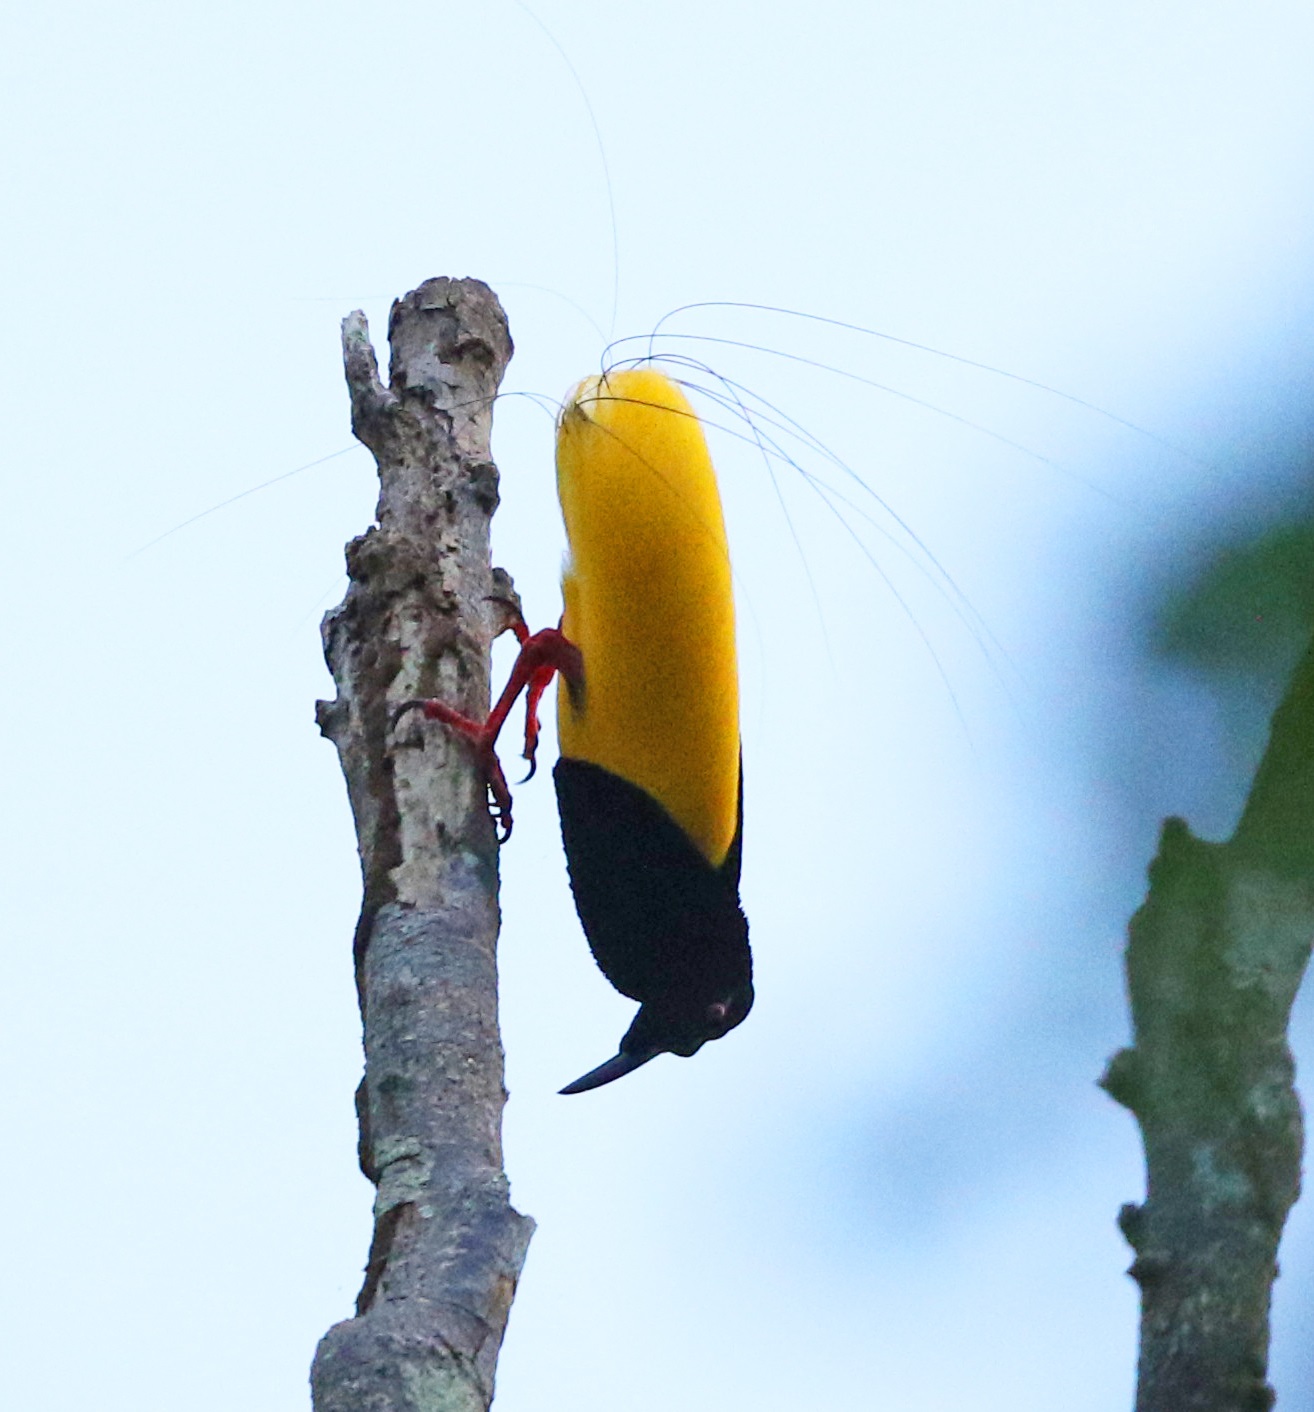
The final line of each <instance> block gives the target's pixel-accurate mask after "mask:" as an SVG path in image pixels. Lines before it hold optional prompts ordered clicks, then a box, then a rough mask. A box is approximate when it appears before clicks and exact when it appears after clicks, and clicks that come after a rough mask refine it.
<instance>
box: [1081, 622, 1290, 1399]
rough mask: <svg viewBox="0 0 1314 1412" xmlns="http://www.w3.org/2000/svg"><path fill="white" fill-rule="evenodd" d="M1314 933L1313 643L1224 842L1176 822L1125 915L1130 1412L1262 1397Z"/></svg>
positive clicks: (1123, 1085)
mask: <svg viewBox="0 0 1314 1412" xmlns="http://www.w3.org/2000/svg"><path fill="white" fill-rule="evenodd" d="M1311 939H1314V645H1311V647H1310V649H1309V651H1308V652H1307V653H1306V656H1305V658H1304V660H1303V661H1302V662H1301V664H1300V666H1299V667H1298V668H1297V670H1296V674H1295V676H1294V678H1293V680H1292V682H1291V686H1290V688H1289V690H1288V692H1287V696H1286V699H1285V700H1284V701H1283V703H1282V705H1281V706H1280V707H1279V708H1278V710H1277V712H1276V714H1275V715H1274V717H1273V724H1272V731H1271V735H1270V739H1269V744H1268V749H1267V751H1266V753H1265V755H1264V759H1263V761H1262V763H1261V764H1260V767H1259V771H1258V773H1257V774H1256V776H1255V781H1254V784H1253V786H1252V788H1251V791H1250V798H1249V801H1248V802H1247V805H1246V809H1245V812H1244V814H1243V816H1242V819H1241V822H1240V824H1239V825H1238V826H1237V829H1236V832H1235V833H1234V834H1233V836H1232V838H1231V839H1229V840H1228V841H1227V842H1226V843H1221V844H1219V843H1206V842H1203V841H1202V840H1200V839H1198V838H1196V837H1194V835H1192V833H1191V831H1190V829H1189V828H1188V827H1187V825H1186V824H1185V823H1184V822H1183V821H1182V820H1181V819H1169V820H1167V821H1166V822H1165V824H1164V827H1163V833H1162V836H1161V839H1160V844H1159V855H1158V857H1157V858H1156V859H1155V860H1154V863H1153V864H1152V865H1151V868H1150V890H1149V895H1148V896H1147V897H1146V900H1145V902H1144V904H1143V905H1142V906H1141V908H1140V910H1139V911H1138V912H1137V913H1136V915H1135V916H1134V917H1133V918H1132V922H1131V928H1130V936H1129V940H1128V945H1127V984H1128V990H1129V992H1130V998H1131V1010H1132V1021H1133V1029H1134V1036H1135V1041H1134V1046H1133V1047H1132V1048H1131V1049H1124V1050H1122V1051H1121V1052H1120V1053H1118V1054H1116V1055H1115V1056H1114V1057H1113V1059H1112V1061H1111V1062H1110V1064H1109V1067H1108V1070H1107V1072H1106V1073H1105V1075H1104V1078H1103V1079H1102V1081H1101V1082H1102V1083H1103V1085H1104V1087H1105V1088H1106V1089H1107V1090H1108V1092H1109V1093H1110V1094H1111V1095H1112V1096H1113V1097H1114V1098H1116V1099H1117V1100H1118V1101H1119V1102H1120V1103H1122V1104H1124V1105H1125V1106H1126V1107H1128V1108H1129V1109H1131V1111H1132V1112H1133V1113H1134V1114H1135V1115H1136V1118H1137V1120H1138V1122H1139V1124H1140V1128H1141V1136H1142V1138H1143V1140H1144V1144H1145V1157H1146V1169H1147V1178H1148V1180H1147V1189H1148V1194H1147V1199H1146V1201H1145V1202H1144V1204H1143V1205H1140V1206H1135V1205H1128V1206H1124V1207H1123V1209H1122V1212H1121V1214H1120V1216H1119V1224H1120V1225H1121V1227H1122V1230H1123V1233H1124V1234H1125V1235H1126V1237H1127V1239H1128V1241H1129V1242H1130V1244H1131V1246H1132V1248H1133V1250H1134V1251H1135V1252H1136V1259H1135V1261H1134V1262H1133V1264H1132V1267H1131V1273H1132V1275H1133V1276H1134V1277H1135V1279H1136V1280H1137V1282H1138V1283H1139V1285H1140V1287H1141V1348H1140V1366H1139V1379H1138V1391H1137V1399H1136V1407H1137V1412H1262V1409H1265V1408H1268V1407H1270V1406H1271V1405H1272V1403H1273V1400H1274V1394H1273V1390H1272V1388H1271V1387H1270V1386H1269V1384H1268V1382H1267V1370H1268V1345H1269V1302H1270V1298H1271V1294H1272V1285H1273V1280H1274V1278H1275V1277H1276V1275H1277V1248H1278V1241H1279V1239H1280V1237H1281V1234H1282V1227H1283V1224H1284V1223H1285V1221H1286V1217H1287V1212H1288V1211H1289V1210H1290V1209H1291V1206H1292V1203H1293V1202H1294V1201H1295V1200H1296V1197H1297V1196H1298V1195H1299V1193H1300V1162H1301V1150H1302V1145H1303V1124H1302V1119H1301V1108H1300V1100H1299V1098H1298V1097H1297V1095H1296V1090H1295V1087H1294V1076H1295V1068H1294V1064H1293V1062H1292V1057H1291V1050H1290V1049H1289V1047H1288V1044H1287V1021H1288V1017H1289V1016H1290V1013H1291V1005H1292V1002H1293V1000H1294V999H1295V996H1296V991H1297V989H1298V988H1299V986H1300V981H1301V977H1302V976H1303V974H1304V971H1305V966H1306V963H1307V962H1308V960H1309V954H1310V943H1311Z"/></svg>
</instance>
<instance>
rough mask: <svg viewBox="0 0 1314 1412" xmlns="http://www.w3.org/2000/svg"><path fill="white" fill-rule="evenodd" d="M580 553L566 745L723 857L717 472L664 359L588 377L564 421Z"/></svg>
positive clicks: (729, 725) (724, 643)
mask: <svg viewBox="0 0 1314 1412" xmlns="http://www.w3.org/2000/svg"><path fill="white" fill-rule="evenodd" d="M557 494H558V496H559V497H560V499H561V511H562V514H563V516H564V517H565V521H566V536H567V538H568V539H569V541H570V558H569V561H568V563H567V565H566V568H565V572H564V574H563V577H562V593H563V595H564V599H565V617H564V619H563V622H562V626H563V629H564V631H565V634H566V636H567V637H568V638H569V639H570V640H571V641H572V642H574V643H575V644H576V646H578V647H579V649H580V651H581V653H582V654H583V658H584V692H583V696H582V699H581V700H580V701H579V703H578V709H577V708H576V705H575V704H573V703H572V700H571V697H570V694H569V692H568V690H567V689H566V686H565V684H564V682H563V684H562V686H561V689H560V692H559V696H558V734H559V737H560V744H561V753H562V755H564V756H568V757H569V758H571V759H575V760H587V761H590V762H592V763H593V764H595V765H600V766H602V767H603V768H604V769H606V770H610V771H611V772H612V773H613V774H616V775H620V776H621V777H622V778H624V779H627V780H629V781H630V782H631V783H632V784H636V785H638V786H640V788H642V789H645V790H647V792H648V793H649V794H650V795H652V796H653V798H655V799H656V800H658V801H659V802H660V803H661V804H662V805H663V806H664V807H665V808H666V810H667V812H668V813H670V814H671V815H672V817H673V818H674V819H675V821H676V823H678V824H679V825H680V827H681V828H682V829H683V830H684V831H685V833H686V834H687V835H688V836H689V838H690V839H691V840H692V841H693V842H694V843H695V844H696V845H697V847H698V849H699V851H700V852H701V853H702V854H703V856H704V857H705V858H707V860H708V861H709V862H710V863H712V864H713V865H714V866H719V865H720V863H722V862H723V861H724V859H725V856H726V853H727V852H728V851H729V848H730V844H731V842H732V841H733V839H734V834H735V824H736V813H737V802H738V791H739V686H738V672H737V666H736V660H735V618H734V602H733V599H732V596H731V579H730V554H729V549H728V547H727V544H726V537H725V522H724V519H723V517H722V514H721V497H720V493H719V492H718V490H717V486H716V473H715V471H714V470H713V469H712V460H711V457H710V456H709V455H708V451H707V443H706V441H705V439H704V437H703V429H702V427H701V425H700V424H699V421H698V418H697V416H696V415H695V413H694V410H693V408H692V407H691V406H690V405H689V402H688V399H687V398H686V397H685V396H684V394H683V393H682V392H681V391H680V389H679V388H678V387H677V386H676V385H675V384H674V383H673V382H672V381H671V380H670V379H669V378H667V377H665V376H664V375H663V374H661V373H659V372H658V371H656V369H654V368H651V367H641V368H636V369H631V370H627V371H620V372H612V373H607V374H604V375H603V376H601V377H592V378H587V379H585V381H584V382H582V383H580V384H579V386H578V387H576V388H575V389H574V391H573V392H572V393H571V395H570V397H569V398H568V400H567V402H566V405H565V408H564V410H563V411H562V413H561V417H560V420H559V421H558V424H557Z"/></svg>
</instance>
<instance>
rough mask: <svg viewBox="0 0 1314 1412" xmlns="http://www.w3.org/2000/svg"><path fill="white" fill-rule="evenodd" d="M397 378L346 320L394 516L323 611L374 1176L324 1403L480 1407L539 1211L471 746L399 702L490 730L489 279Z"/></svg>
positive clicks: (492, 489)
mask: <svg viewBox="0 0 1314 1412" xmlns="http://www.w3.org/2000/svg"><path fill="white" fill-rule="evenodd" d="M388 340H389V343H390V345H391V349H392V362H391V368H390V385H389V386H388V387H384V386H383V385H382V384H381V383H380V381H379V375H378V364H377V362H376V360H375V355H374V349H373V348H372V346H371V344H370V339H369V329H368V326H367V324H366V321H365V317H364V315H363V314H361V313H359V312H356V313H354V314H351V315H349V316H348V317H347V318H346V319H345V320H344V321H343V325H342V349H343V359H344V363H345V366H346V375H347V385H348V388H349V389H350V393H351V413H352V430H353V431H354V432H355V434H356V436H357V437H358V438H359V439H360V440H361V441H362V442H364V443H365V445H366V446H368V447H369V449H370V450H371V451H372V452H373V453H374V457H375V460H376V461H377V463H378V470H379V485H380V494H379V504H378V510H377V520H378V523H377V524H376V525H375V526H373V527H371V528H370V529H369V530H367V531H366V532H365V534H364V535H362V536H361V537H360V538H359V539H354V540H352V542H351V543H350V544H349V545H348V546H347V571H348V574H349V576H350V580H351V582H350V587H349V588H348V591H347V596H346V598H345V600H344V601H343V603H342V604H341V606H340V607H338V608H336V609H335V610H334V611H333V612H331V613H329V614H328V616H327V617H326V618H325V619H324V625H323V638H324V651H325V656H326V658H327V660H328V664H329V668H330V670H331V671H332V673H333V677H334V681H335V682H336V684H337V692H338V694H337V699H336V700H335V701H332V702H323V701H321V702H320V703H319V705H318V708H317V719H318V721H319V725H320V729H321V730H322V731H323V733H324V734H325V735H326V736H327V737H328V738H329V739H330V740H332V741H333V743H334V745H336V747H337V749H338V755H339V759H340V762H341V765H342V770H343V773H344V775H345V776H346V780H347V791H348V794H349V796H350V799H351V807H352V812H353V814H354V816H355V823H356V835H357V841H358V847H359V851H360V862H361V874H362V878H363V884H364V897H363V902H362V906H361V914H360V921H359V923H358V925H357V928H356V937H355V948H354V949H355V966H356V985H357V992H358V995H359V999H360V1007H361V1015H362V1019H363V1022H364V1031H365V1076H364V1078H363V1079H362V1081H361V1085H360V1088H359V1090H358V1091H357V1095H356V1106H357V1112H358V1116H359V1119H360V1164H361V1169H362V1170H363V1171H364V1173H365V1175H366V1176H367V1177H368V1178H369V1179H370V1181H372V1182H373V1183H374V1184H375V1185H376V1187H377V1188H378V1194H377V1197H376V1199H375V1203H374V1237H373V1241H372V1244H371V1247H370V1252H369V1260H368V1265H367V1267H366V1271H365V1279H364V1284H363V1286H362V1288H361V1291H360V1295H359V1297H358V1299H357V1301H356V1315H355V1317H354V1318H351V1319H347V1320H344V1321H343V1322H342V1323H339V1324H336V1325H334V1326H333V1328H331V1329H330V1330H329V1331H328V1333H326V1334H325V1335H324V1338H323V1339H322V1340H321V1341H320V1344H319V1348H318V1350H317V1352H316V1355H315V1361H314V1365H313V1367H312V1370H311V1387H312V1392H313V1398H314V1406H315V1409H316V1412H486V1409H487V1408H488V1405H489V1403H490V1401H491V1400H492V1395H493V1375H494V1371H495V1368H496V1363H497V1355H498V1351H499V1349H500V1347H501V1342H502V1335H503V1332H504V1330H505V1327H506V1320H507V1315H508V1312H509V1310H510V1306H511V1299H512V1296H513V1295H514V1293H515V1287H516V1281H517V1279H518V1278H519V1275H520V1270H521V1266H522V1264H523V1261H524V1257H525V1251H526V1248H527V1246H528V1243H529V1237H530V1234H531V1232H532V1230H533V1222H532V1221H531V1220H529V1219H528V1218H527V1217H525V1216H521V1215H520V1214H518V1213H517V1212H516V1211H515V1210H514V1209H513V1208H512V1206H511V1204H510V1198H509V1194H508V1187H507V1180H506V1176H505V1175H504V1173H503V1170H502V1137H501V1128H502V1107H503V1104H504V1102H505V1100H506V1091H505V1088H504V1087H503V1066H502V1047H501V1039H500V1036H499V1033H498V1026H497V932H498V923H499V912H498V904H497V887H498V877H497V839H496V836H495V832H494V827H493V822H492V820H491V818H490V817H489V812H488V804H487V798H486V790H485V785H484V781H483V779H482V777H481V775H480V772H479V771H478V769H477V768H476V767H475V765H474V761H473V758H472V756H471V753H470V751H469V749H468V747H467V746H466V745H465V744H464V743H463V742H462V741H460V740H456V739H453V738H451V737H449V736H448V735H447V734H446V732H445V731H444V729H443V727H441V726H436V725H426V724H425V723H424V722H423V721H422V720H421V719H420V717H419V715H418V713H412V714H411V715H410V716H409V717H407V718H405V720H404V721H403V722H402V724H401V725H400V726H399V727H398V729H397V731H396V733H395V734H394V732H393V731H392V729H391V727H390V720H391V713H392V711H393V709H394V708H395V707H396V706H397V705H398V704H400V703H401V702H403V701H405V700H407V699H409V698H413V697H421V696H437V697H441V698H442V699H444V700H445V701H447V702H449V703H451V704H452V705H453V706H455V707H456V708H457V709H459V710H461V711H463V712H465V713H466V714H468V715H470V716H473V717H475V718H477V719H483V717H484V716H485V715H486V714H487V711H488V703H489V650H490V647H491V645H492V641H493V639H494V637H496V636H497V634H498V633H499V632H500V631H501V630H502V629H503V627H504V626H506V608H505V604H506V602H507V601H508V600H510V599H513V598H514V592H513V590H512V589H511V586H510V581H509V580H508V579H507V578H506V576H505V575H504V574H502V573H501V571H500V570H494V569H492V568H491V566H490V562H489V521H490V519H491V517H492V513H493V511H494V509H495V508H496V506H497V502H498V489H497V485H498V477H497V470H496V468H495V467H494V465H493V463H492V459H491V457H490V453H489V432H490V427H491V421H492V403H493V398H494V395H495V394H496V391H497V388H498V384H499V383H500V381H501V377H502V373H503V371H504V370H505V368H506V364H507V362H508V360H509V359H510V357H511V351H512V350H511V339H510V335H509V333H508V331H507V325H506V316H505V315H504V314H503V312H502V308H501V305H500V304H499V303H498V301H497V297H496V296H495V295H494V294H493V292H492V291H491V290H490V289H489V288H488V287H487V286H486V285H484V284H481V283H480V282H479V281H478V280H449V279H434V280H429V281H428V282H426V283H425V284H423V285H421V286H420V288H419V289H416V290H414V291H412V292H411V293H410V294H408V295H407V296H406V297H405V298H404V299H401V300H398V301H397V302H396V303H394V304H393V307H392V315H391V318H390V319H389V324H388Z"/></svg>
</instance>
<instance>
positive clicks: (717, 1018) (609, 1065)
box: [561, 980, 753, 1093]
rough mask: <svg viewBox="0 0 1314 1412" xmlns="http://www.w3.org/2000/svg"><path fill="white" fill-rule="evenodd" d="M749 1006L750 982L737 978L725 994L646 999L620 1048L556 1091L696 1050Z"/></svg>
mask: <svg viewBox="0 0 1314 1412" xmlns="http://www.w3.org/2000/svg"><path fill="white" fill-rule="evenodd" d="M752 1008H753V983H752V981H748V980H746V981H742V982H741V983H740V984H739V985H737V986H735V987H734V989H733V990H731V991H730V992H729V993H728V994H727V995H725V996H722V997H720V998H718V999H715V1000H710V1001H709V1000H701V1001H694V1000H690V1001H686V1002H684V1003H678V1002H677V1003H672V1002H671V1001H670V1000H666V1001H664V1002H651V1001H650V1002H649V1003H647V1004H645V1005H641V1006H640V1007H639V1013H638V1014H637V1015H636V1016H635V1017H634V1023H633V1024H632V1025H631V1026H630V1027H629V1029H628V1030H626V1032H625V1038H624V1039H622V1040H621V1042H620V1051H619V1052H618V1053H617V1054H615V1055H613V1057H612V1058H610V1059H608V1060H607V1061H606V1063H604V1064H599V1065H598V1067H597V1068H596V1069H590V1070H589V1072H588V1073H587V1074H585V1075H584V1076H583V1078H579V1079H576V1080H575V1082H574V1083H571V1084H567V1085H566V1086H565V1088H563V1089H562V1090H561V1092H562V1093H586V1092H587V1091H588V1090H589V1089H591V1088H601V1087H602V1085H603V1084H609V1083H611V1081H612V1080H613V1079H619V1078H622V1077H624V1075H626V1074H630V1073H633V1072H634V1070H635V1069H637V1068H638V1067H639V1066H640V1065H641V1064H646V1063H647V1062H648V1060H649V1059H655V1058H656V1057H657V1056H658V1055H659V1054H679V1055H681V1056H682V1057H683V1058H686V1059H687V1058H689V1056H690V1055H693V1054H697V1053H698V1051H699V1050H700V1049H701V1048H702V1047H703V1045H704V1044H706V1043H707V1041H708V1040H709V1039H720V1038H721V1036H722V1035H725V1034H729V1033H730V1031H731V1030H732V1029H734V1027H735V1026H736V1025H738V1024H741V1023H742V1022H743V1020H744V1018H745V1016H747V1014H748V1012H749V1011H750V1010H751V1009H752Z"/></svg>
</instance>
